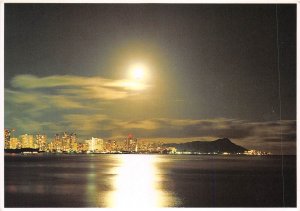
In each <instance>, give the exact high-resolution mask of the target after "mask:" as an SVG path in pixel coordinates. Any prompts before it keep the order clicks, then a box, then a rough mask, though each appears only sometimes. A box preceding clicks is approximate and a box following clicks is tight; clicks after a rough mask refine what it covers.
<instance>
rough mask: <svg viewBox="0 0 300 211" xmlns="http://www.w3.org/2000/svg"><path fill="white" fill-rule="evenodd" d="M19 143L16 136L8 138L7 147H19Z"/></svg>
mask: <svg viewBox="0 0 300 211" xmlns="http://www.w3.org/2000/svg"><path fill="white" fill-rule="evenodd" d="M20 148H21V144H20V142H19V140H18V139H17V138H10V141H9V149H20Z"/></svg>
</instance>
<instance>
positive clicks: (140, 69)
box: [131, 64, 146, 80]
mask: <svg viewBox="0 0 300 211" xmlns="http://www.w3.org/2000/svg"><path fill="white" fill-rule="evenodd" d="M145 70H146V68H145V66H144V65H142V64H137V65H134V66H132V67H131V75H132V77H133V78H134V79H136V80H141V79H143V78H144V77H145Z"/></svg>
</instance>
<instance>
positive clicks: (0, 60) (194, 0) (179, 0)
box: [0, 0, 300, 211]
mask: <svg viewBox="0 0 300 211" xmlns="http://www.w3.org/2000/svg"><path fill="white" fill-rule="evenodd" d="M299 2H300V0H298V1H297V0H268V1H267V0H264V1H260V0H250V1H249V0H223V1H220V0H206V1H205V0H202V1H199V0H186V1H183V0H153V1H151V0H150V1H149V0H126V1H124V0H121V1H120V0H110V1H109V0H101V1H99V0H0V27H1V28H0V48H1V50H0V85H1V87H2V92H0V100H1V104H0V105H1V106H0V118H1V120H0V127H1V129H0V137H1V138H0V142H1V143H0V166H1V167H2V169H1V170H2V172H1V173H0V180H1V183H0V190H1V193H0V210H16V211H22V210H28V211H29V210H37V211H40V210H45V209H47V210H49V211H52V210H53V211H54V210H55V211H56V210H64V211H73V210H74V209H76V210H86V209H88V210H99V209H102V210H111V208H4V3H168V4H188V3H191V4H198V3H201V4H237V3H239V4H289V3H291V4H297V82H298V81H299V80H300V76H299V74H298V62H299V61H300V56H299V54H298V49H299V47H300V44H299V42H298V38H299V37H300V36H299V34H300V29H299V26H300V24H299V23H300V16H299V14H298V11H300V3H299ZM298 93H300V86H298V83H297V110H298V105H299V103H300V99H299V95H298ZM298 119H300V114H299V112H297V120H298ZM296 124H297V143H298V134H299V132H300V126H299V124H298V123H296ZM299 148H300V147H297V207H296V208H180V209H182V210H191V209H193V210H198V209H199V210H217V211H218V210H237V211H241V210H253V209H255V210H264V211H274V210H275V211H281V210H291V211H292V210H298V208H299V207H300V196H299V195H300V184H299V183H300V182H299V180H298V179H299V175H300V170H299V168H298V167H299V163H300V158H299V156H298V155H300V149H299ZM66 197H67V196H66ZM165 209H168V210H173V209H177V208H157V209H155V210H165ZM112 210H121V209H112ZM143 210H151V209H143Z"/></svg>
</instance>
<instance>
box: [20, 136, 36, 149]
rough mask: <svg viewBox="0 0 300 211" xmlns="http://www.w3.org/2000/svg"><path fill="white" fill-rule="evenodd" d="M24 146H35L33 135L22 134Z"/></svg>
mask: <svg viewBox="0 0 300 211" xmlns="http://www.w3.org/2000/svg"><path fill="white" fill-rule="evenodd" d="M20 141H21V146H22V148H34V141H33V135H28V134H24V135H21V136H20Z"/></svg>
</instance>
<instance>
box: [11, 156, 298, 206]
mask: <svg viewBox="0 0 300 211" xmlns="http://www.w3.org/2000/svg"><path fill="white" fill-rule="evenodd" d="M282 161H283V165H281V164H282ZM118 206H119V207H122V208H125V207H143V206H144V207H295V206H296V156H284V157H283V160H282V157H281V156H208V155H202V156H194V155H46V154H44V155H5V207H118Z"/></svg>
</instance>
